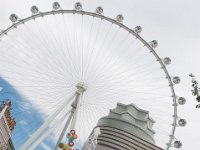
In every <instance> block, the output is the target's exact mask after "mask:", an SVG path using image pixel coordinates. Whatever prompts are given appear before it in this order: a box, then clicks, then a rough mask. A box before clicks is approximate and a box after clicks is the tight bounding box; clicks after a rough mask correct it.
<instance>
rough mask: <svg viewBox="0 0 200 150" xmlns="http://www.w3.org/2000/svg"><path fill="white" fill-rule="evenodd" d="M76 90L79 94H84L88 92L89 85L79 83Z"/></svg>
mask: <svg viewBox="0 0 200 150" xmlns="http://www.w3.org/2000/svg"><path fill="white" fill-rule="evenodd" d="M76 88H77V93H78V94H83V92H85V91H86V90H87V84H85V83H84V82H79V83H78V84H77V85H76Z"/></svg>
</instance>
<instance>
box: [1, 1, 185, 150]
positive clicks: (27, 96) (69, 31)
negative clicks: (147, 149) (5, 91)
mask: <svg viewBox="0 0 200 150" xmlns="http://www.w3.org/2000/svg"><path fill="white" fill-rule="evenodd" d="M31 13H32V15H31V16H30V17H27V18H24V19H21V18H19V17H18V16H17V15H16V14H11V15H10V20H11V22H12V25H11V26H10V27H8V28H7V29H5V30H1V32H0V40H1V41H0V53H1V57H0V64H1V65H0V76H1V77H2V78H4V79H6V80H7V81H8V82H9V83H10V84H11V86H12V87H15V88H16V89H17V91H19V93H21V95H22V97H23V106H26V104H27V105H28V104H29V105H31V107H32V108H34V109H36V110H37V111H39V113H40V114H41V117H42V118H43V122H42V123H41V124H40V125H39V126H38V128H37V129H36V128H34V126H33V131H32V134H31V135H29V138H25V139H24V138H23V137H24V136H25V134H28V133H27V131H26V130H25V129H24V131H21V130H20V131H16V133H14V134H15V135H16V137H17V141H18V143H20V144H21V145H22V147H21V150H27V149H36V148H37V147H38V146H39V145H41V144H43V141H44V140H46V139H48V138H49V139H51V140H52V141H54V142H53V145H54V146H55V149H57V148H58V144H59V142H61V141H62V140H63V139H64V138H65V137H64V136H65V133H66V131H68V130H71V129H75V130H76V132H77V135H78V139H77V141H76V142H77V143H75V148H81V147H82V146H83V144H84V143H85V141H86V140H87V138H88V136H89V134H90V132H91V130H92V129H93V127H95V125H96V123H97V121H98V119H99V118H101V117H102V116H105V115H107V113H108V112H109V109H112V108H114V107H115V105H116V103H117V102H121V103H124V104H130V103H134V104H135V105H137V106H138V107H140V108H143V109H146V110H149V112H150V115H151V116H152V118H154V120H156V123H155V126H154V130H155V131H156V135H155V140H156V141H157V143H156V144H157V145H158V146H160V147H162V148H164V149H166V150H168V149H170V148H172V149H173V148H174V147H175V148H181V146H182V143H181V142H180V141H179V140H178V139H177V138H176V137H175V130H176V127H178V126H185V124H186V121H185V120H184V119H181V118H180V117H179V115H178V113H177V108H178V106H179V105H183V104H185V98H183V97H181V96H177V95H176V93H175V90H174V86H175V85H176V84H179V83H180V78H179V77H178V76H171V75H170V74H169V72H168V71H167V65H169V64H170V63H171V59H170V58H169V57H164V58H161V57H160V56H159V55H158V54H157V52H156V50H155V48H156V47H157V45H158V43H157V41H156V40H152V41H151V42H147V41H145V40H144V39H143V38H142V37H141V32H142V28H141V27H140V26H136V27H135V28H129V27H127V26H126V25H124V24H123V20H124V17H123V15H121V14H119V15H117V16H116V17H115V18H114V17H113V18H114V19H112V18H110V17H107V16H105V15H104V10H103V8H102V7H97V8H96V10H95V11H94V12H88V11H84V10H83V9H82V5H81V3H80V2H77V3H75V6H74V9H72V10H66V9H63V8H61V6H60V4H59V3H58V2H54V3H53V10H51V11H47V12H41V11H40V10H39V9H38V7H37V6H32V7H31ZM25 110H26V109H25V107H21V110H20V111H21V114H23V113H27V112H26V111H25ZM29 119H30V120H29V121H30V122H31V124H33V125H35V126H37V125H38V124H39V123H37V120H35V119H32V120H31V117H30V118H29ZM18 122H20V120H19V121H18ZM17 127H18V126H17ZM17 127H16V128H17Z"/></svg>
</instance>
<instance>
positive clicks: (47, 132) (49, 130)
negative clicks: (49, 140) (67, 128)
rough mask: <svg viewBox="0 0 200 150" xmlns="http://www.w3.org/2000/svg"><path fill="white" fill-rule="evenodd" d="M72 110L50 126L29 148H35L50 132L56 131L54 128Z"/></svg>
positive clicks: (32, 149) (31, 149)
mask: <svg viewBox="0 0 200 150" xmlns="http://www.w3.org/2000/svg"><path fill="white" fill-rule="evenodd" d="M70 112H71V111H68V112H67V113H66V114H65V115H64V116H63V117H61V118H60V119H59V120H58V121H57V123H55V124H54V125H53V126H52V127H50V128H49V129H48V130H46V132H45V133H44V134H42V135H41V136H40V137H39V138H38V139H37V140H36V141H35V143H34V144H33V145H31V146H30V148H28V150H34V149H35V148H36V147H37V146H38V145H39V144H40V143H41V142H42V141H43V140H44V139H45V138H46V137H48V136H49V134H51V133H52V132H53V131H54V129H55V128H56V127H58V126H59V125H60V122H62V120H63V119H65V118H66V117H67V116H68V115H69V113H70Z"/></svg>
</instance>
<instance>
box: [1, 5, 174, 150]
mask: <svg viewBox="0 0 200 150" xmlns="http://www.w3.org/2000/svg"><path fill="white" fill-rule="evenodd" d="M55 14H81V15H87V16H92V17H96V18H100V19H102V20H106V21H108V22H110V23H112V24H115V25H117V26H119V27H120V28H123V29H124V30H126V31H127V32H129V33H130V34H132V35H133V36H134V37H136V38H137V39H138V40H139V41H140V42H142V43H143V44H144V45H145V46H146V47H147V48H148V49H149V50H150V52H152V54H153V55H154V57H155V58H156V59H157V61H159V64H160V66H161V68H162V69H163V71H164V73H165V75H166V78H167V80H168V82H169V86H170V88H171V93H172V98H173V107H174V112H173V113H174V116H173V117H174V119H173V124H172V130H171V134H170V136H169V142H168V144H167V148H166V149H167V150H168V149H169V148H170V147H171V145H172V142H173V140H174V134H175V130H176V127H177V120H178V114H177V96H176V94H175V90H174V84H173V82H172V79H171V76H170V75H169V73H168V70H167V68H166V66H165V64H164V63H163V61H162V59H161V58H160V57H159V55H158V54H157V53H156V51H155V50H154V48H152V47H151V45H150V44H149V43H148V42H147V41H145V40H144V39H143V38H142V37H141V36H140V35H138V34H137V33H135V32H134V30H132V29H130V28H129V27H127V26H126V25H124V24H123V23H120V22H117V21H116V20H115V19H111V18H109V17H106V16H104V15H101V14H97V13H93V12H87V11H83V10H63V9H60V10H53V11H47V12H40V13H38V14H35V15H32V16H30V17H27V18H24V19H20V20H18V21H17V22H15V23H13V24H12V25H11V26H10V27H8V28H7V29H5V30H2V31H1V32H0V38H1V37H2V36H4V35H6V34H7V33H8V32H9V31H11V30H12V29H14V28H16V27H18V26H19V25H21V24H24V23H26V22H28V21H30V20H33V19H36V18H38V17H44V16H48V15H55Z"/></svg>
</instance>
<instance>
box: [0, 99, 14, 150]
mask: <svg viewBox="0 0 200 150" xmlns="http://www.w3.org/2000/svg"><path fill="white" fill-rule="evenodd" d="M11 109H12V104H11V102H10V101H9V100H7V101H6V102H4V103H3V104H2V105H1V106H0V150H14V149H15V148H14V145H13V142H12V140H11V133H12V131H13V130H14V127H15V125H16V121H15V119H14V118H12V117H11V113H10V110H11Z"/></svg>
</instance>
